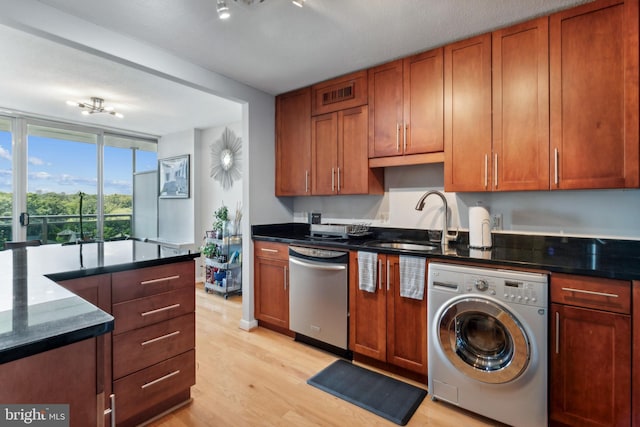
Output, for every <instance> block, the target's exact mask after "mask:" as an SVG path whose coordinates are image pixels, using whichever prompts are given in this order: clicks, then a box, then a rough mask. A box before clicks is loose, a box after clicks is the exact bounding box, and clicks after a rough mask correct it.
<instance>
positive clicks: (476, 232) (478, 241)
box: [469, 206, 491, 249]
mask: <svg viewBox="0 0 640 427" xmlns="http://www.w3.org/2000/svg"><path fill="white" fill-rule="evenodd" d="M469 247H470V248H474V249H489V248H491V218H490V217H489V211H488V210H487V208H485V207H484V206H472V207H470V208H469Z"/></svg>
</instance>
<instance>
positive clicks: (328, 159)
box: [311, 105, 384, 195]
mask: <svg viewBox="0 0 640 427" xmlns="http://www.w3.org/2000/svg"><path fill="white" fill-rule="evenodd" d="M367 122H368V108H367V106H366V105H365V106H361V107H356V108H351V109H348V110H344V111H338V112H335V113H330V114H324V115H321V116H315V117H313V118H312V120H311V159H312V162H311V163H312V168H311V169H312V171H313V172H312V179H311V182H312V186H311V189H312V191H311V193H312V194H313V195H333V194H373V193H378V194H382V193H383V192H384V186H383V174H382V172H383V171H382V170H381V169H377V170H376V169H369V164H368V160H367V147H368V144H367Z"/></svg>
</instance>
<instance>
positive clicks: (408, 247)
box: [367, 241, 440, 252]
mask: <svg viewBox="0 0 640 427" xmlns="http://www.w3.org/2000/svg"><path fill="white" fill-rule="evenodd" d="M367 246H374V247H377V248H390V249H400V250H405V251H421V252H431V251H436V250H439V249H440V246H439V245H434V244H431V243H409V242H385V241H374V242H369V243H367Z"/></svg>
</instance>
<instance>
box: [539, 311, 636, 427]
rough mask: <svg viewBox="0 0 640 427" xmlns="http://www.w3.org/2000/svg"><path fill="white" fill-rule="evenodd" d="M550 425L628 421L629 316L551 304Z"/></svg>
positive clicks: (580, 424) (592, 424)
mask: <svg viewBox="0 0 640 427" xmlns="http://www.w3.org/2000/svg"><path fill="white" fill-rule="evenodd" d="M551 316H552V319H551V320H552V322H551V324H552V328H551V340H550V343H551V348H550V353H551V357H550V385H549V393H550V414H549V418H550V424H551V425H554V423H562V425H573V426H581V427H583V426H603V425H609V426H614V425H615V426H628V425H630V422H631V320H630V316H628V315H623V314H615V313H608V312H604V311H597V310H591V309H585V308H578V307H572V306H566V305H562V304H552V305H551Z"/></svg>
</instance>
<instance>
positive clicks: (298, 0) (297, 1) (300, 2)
mask: <svg viewBox="0 0 640 427" xmlns="http://www.w3.org/2000/svg"><path fill="white" fill-rule="evenodd" d="M305 1H306V0H291V3H293V4H295V5H296V6H298V7H302V6H304V2H305Z"/></svg>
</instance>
